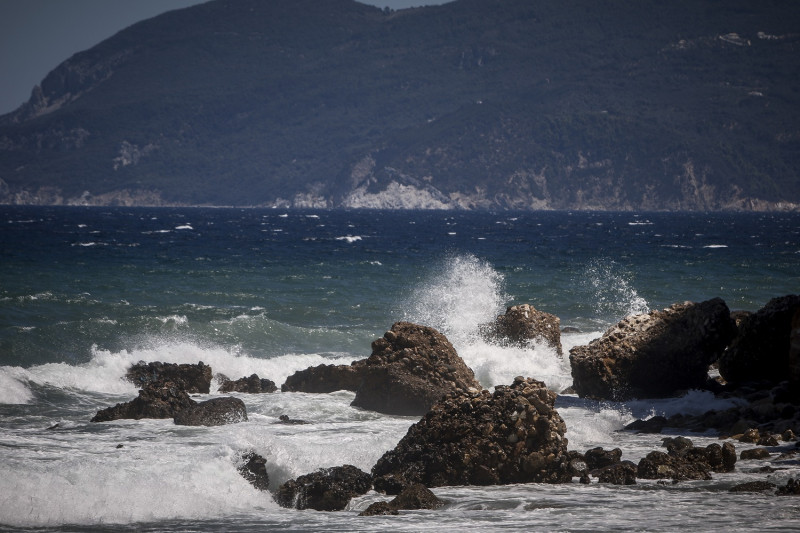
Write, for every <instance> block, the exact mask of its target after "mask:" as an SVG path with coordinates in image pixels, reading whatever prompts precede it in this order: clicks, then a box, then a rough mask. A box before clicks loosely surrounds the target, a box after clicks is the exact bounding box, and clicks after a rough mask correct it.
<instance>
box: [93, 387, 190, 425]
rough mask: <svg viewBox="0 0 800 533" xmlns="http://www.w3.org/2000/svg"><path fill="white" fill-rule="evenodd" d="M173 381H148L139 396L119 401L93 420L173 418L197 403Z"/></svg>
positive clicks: (99, 413)
mask: <svg viewBox="0 0 800 533" xmlns="http://www.w3.org/2000/svg"><path fill="white" fill-rule="evenodd" d="M181 385H182V384H178V383H175V382H172V381H166V382H152V383H146V384H145V386H144V388H143V389H142V390H140V391H139V396H137V397H136V398H135V399H133V400H131V401H130V402H125V403H118V404H117V405H115V406H113V407H108V408H106V409H102V410H100V411H98V412H97V414H96V415H95V416H94V418H92V420H91V421H92V422H109V421H111V420H119V419H123V418H132V419H135V420H140V419H142V418H173V417H174V416H175V415H176V414H178V413H179V412H181V411H182V410H184V409H187V408H189V407H191V406H193V405H195V401H194V400H192V399H191V398H190V397H189V395H188V394H187V393H186V391H185V390H184V389H183V387H182V386H181Z"/></svg>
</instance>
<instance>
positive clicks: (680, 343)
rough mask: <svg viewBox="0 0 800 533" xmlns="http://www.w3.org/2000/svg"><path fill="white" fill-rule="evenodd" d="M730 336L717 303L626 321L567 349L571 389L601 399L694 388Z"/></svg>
mask: <svg viewBox="0 0 800 533" xmlns="http://www.w3.org/2000/svg"><path fill="white" fill-rule="evenodd" d="M734 334H735V327H734V323H733V320H731V318H730V310H729V309H728V306H727V305H725V302H723V301H722V300H721V299H719V298H715V299H713V300H708V301H705V302H702V303H692V302H686V303H683V304H675V305H673V306H671V307H669V308H667V309H665V310H663V311H652V312H650V313H649V314H643V315H636V316H631V317H628V318H626V319H624V320H622V321H621V322H619V323H618V324H617V325H616V326H614V327H612V328H610V329H609V330H608V331H606V332H605V334H603V336H602V337H601V338H599V339H596V340H594V341H592V342H591V343H589V344H588V345H586V346H576V347H575V348H573V349H571V350H570V364H571V366H572V377H573V386H574V388H575V391H576V392H577V393H578V395H579V396H581V397H590V398H597V399H607V400H627V399H631V398H655V397H663V396H669V395H672V394H675V393H676V392H678V391H682V390H686V389H692V388H700V387H703V386H704V385H705V384H706V382H707V380H708V367H709V365H710V364H711V363H712V362H713V361H715V360H716V359H717V358H718V357H719V355H720V354H721V353H722V351H723V350H724V349H725V347H726V346H727V345H728V343H729V342H730V340H731V339H732V338H733V336H734Z"/></svg>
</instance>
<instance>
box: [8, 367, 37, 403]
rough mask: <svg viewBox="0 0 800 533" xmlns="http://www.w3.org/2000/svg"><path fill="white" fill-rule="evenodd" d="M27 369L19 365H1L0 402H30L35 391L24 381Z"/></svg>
mask: <svg viewBox="0 0 800 533" xmlns="http://www.w3.org/2000/svg"><path fill="white" fill-rule="evenodd" d="M24 380H25V371H24V370H23V369H22V368H19V367H9V366H2V367H0V404H11V405H19V404H26V403H30V401H31V400H32V399H33V393H31V391H30V389H28V387H27V386H26V385H25V383H23V381H24Z"/></svg>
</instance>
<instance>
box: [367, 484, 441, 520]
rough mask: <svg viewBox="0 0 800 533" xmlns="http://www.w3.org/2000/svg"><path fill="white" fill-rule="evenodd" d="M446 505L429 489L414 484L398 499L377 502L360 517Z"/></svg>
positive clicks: (405, 489) (398, 496) (401, 493)
mask: <svg viewBox="0 0 800 533" xmlns="http://www.w3.org/2000/svg"><path fill="white" fill-rule="evenodd" d="M442 505H444V502H443V501H442V500H440V499H439V498H438V497H437V496H436V495H435V494H434V493H433V492H431V490H430V489H429V488H427V487H426V486H425V485H422V484H420V483H414V484H413V485H409V486H408V487H406V488H404V489H403V490H402V492H400V494H398V495H397V497H396V498H394V499H393V500H391V501H389V502H375V503H373V504H372V505H370V506H369V507H367V508H366V509H365V510H364V511H362V512H361V513H359V516H376V515H394V514H399V513H398V511H400V510H416V509H438V508H439V507H441V506H442Z"/></svg>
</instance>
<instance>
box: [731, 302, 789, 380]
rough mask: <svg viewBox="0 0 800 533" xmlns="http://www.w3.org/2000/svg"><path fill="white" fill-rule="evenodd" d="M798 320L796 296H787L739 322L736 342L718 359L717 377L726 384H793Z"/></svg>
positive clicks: (769, 303)
mask: <svg viewBox="0 0 800 533" xmlns="http://www.w3.org/2000/svg"><path fill="white" fill-rule="evenodd" d="M799 317H800V295H788V296H783V297H780V298H773V299H772V300H770V301H769V302H768V303H767V305H765V306H764V307H763V308H761V309H760V310H759V311H758V312H756V313H753V314H752V315H749V316H747V317H745V318H744V319H742V321H741V323H740V325H739V331H738V335H737V336H736V339H735V340H734V341H733V342H732V343H731V345H730V347H729V348H728V350H726V352H725V353H724V354H723V355H722V357H721V358H720V361H719V372H720V375H721V376H722V377H723V378H724V379H725V381H727V382H729V383H746V382H751V381H759V380H765V381H768V382H770V383H779V382H781V381H783V380H785V379H792V380H795V383H797V382H798V378H800V366H798V365H799V364H800V360H799V359H800V352H798V350H800V344H798V339H797V335H800V333H796V332H795V333H793V332H794V331H795V330H796V329H797V328H800V318H799ZM793 335H794V337H793ZM793 339H794V341H793ZM793 342H794V346H795V348H794V351H792V350H793V348H792V346H793V344H792V343H793Z"/></svg>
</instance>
